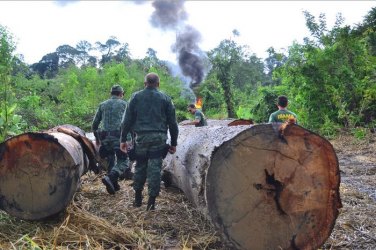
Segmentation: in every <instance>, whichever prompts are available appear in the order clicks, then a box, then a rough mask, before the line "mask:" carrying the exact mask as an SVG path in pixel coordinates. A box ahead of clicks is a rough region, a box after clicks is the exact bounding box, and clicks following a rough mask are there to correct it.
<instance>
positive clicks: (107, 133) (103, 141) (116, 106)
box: [92, 85, 132, 194]
mask: <svg viewBox="0 0 376 250" xmlns="http://www.w3.org/2000/svg"><path fill="white" fill-rule="evenodd" d="M123 96H124V91H123V88H122V87H121V86H120V85H114V86H113V87H112V88H111V98H110V99H108V100H106V101H104V102H102V103H101V104H99V107H98V109H97V112H96V114H95V116H94V120H93V123H92V130H93V131H94V135H95V141H96V143H97V145H98V146H100V149H99V153H100V156H101V157H102V158H106V159H107V162H108V170H107V173H108V175H107V176H105V177H104V178H103V179H102V182H103V183H104V184H105V185H106V188H107V192H108V193H110V194H114V193H115V191H118V190H119V189H120V186H119V184H118V178H119V176H120V175H122V174H123V173H125V175H126V176H127V177H128V178H131V175H132V174H131V171H130V167H129V161H128V156H127V154H126V153H124V152H122V151H121V150H120V126H121V120H122V117H123V114H124V111H125V109H126V107H127V102H126V101H124V100H123V99H122V98H123ZM101 122H102V129H101V130H100V131H99V130H98V128H99V125H100V123H101ZM115 163H116V164H115ZM109 183H111V184H112V186H111V185H110V184H109Z"/></svg>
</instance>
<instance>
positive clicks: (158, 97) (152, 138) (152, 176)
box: [120, 73, 179, 210]
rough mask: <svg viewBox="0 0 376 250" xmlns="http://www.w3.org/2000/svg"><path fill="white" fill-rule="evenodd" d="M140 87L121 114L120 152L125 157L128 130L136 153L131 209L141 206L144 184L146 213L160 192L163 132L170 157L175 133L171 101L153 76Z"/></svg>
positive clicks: (156, 76) (176, 133)
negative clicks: (146, 185)
mask: <svg viewBox="0 0 376 250" xmlns="http://www.w3.org/2000/svg"><path fill="white" fill-rule="evenodd" d="M144 86H145V88H144V89H143V90H141V91H138V92H136V93H134V94H133V96H132V98H131V100H130V101H129V105H128V107H127V109H126V112H125V114H124V118H123V121H122V126H121V144H120V149H121V150H122V151H123V152H124V153H127V148H128V145H127V143H126V141H127V138H126V135H127V134H128V133H129V132H130V131H131V130H132V131H133V132H134V133H135V142H134V147H135V153H136V166H135V173H134V178H133V180H134V182H133V189H134V190H135V199H134V203H133V205H134V206H135V207H140V206H141V205H142V198H143V197H142V190H143V188H144V184H145V182H146V180H147V181H148V195H149V199H148V203H147V207H146V210H154V209H155V200H156V197H157V196H158V195H159V192H160V182H161V168H162V160H163V157H164V156H163V154H164V152H165V149H166V141H167V130H169V133H170V138H171V145H170V146H168V152H170V153H171V154H174V153H175V152H176V146H177V139H178V132H179V131H178V124H177V122H176V115H175V107H174V105H173V103H172V101H171V98H170V97H169V96H167V95H165V94H163V93H162V92H160V91H159V90H158V88H159V76H158V75H157V74H156V73H149V74H147V75H146V76H145V80H144Z"/></svg>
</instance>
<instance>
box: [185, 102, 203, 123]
mask: <svg viewBox="0 0 376 250" xmlns="http://www.w3.org/2000/svg"><path fill="white" fill-rule="evenodd" d="M187 110H188V112H189V113H191V114H192V115H194V116H195V119H194V120H193V121H192V122H187V123H184V124H183V125H195V127H203V126H207V125H208V123H207V122H206V118H205V115H204V113H202V111H201V110H199V109H197V108H196V105H194V104H193V103H192V104H189V105H188V107H187Z"/></svg>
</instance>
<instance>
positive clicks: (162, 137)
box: [133, 133, 167, 197]
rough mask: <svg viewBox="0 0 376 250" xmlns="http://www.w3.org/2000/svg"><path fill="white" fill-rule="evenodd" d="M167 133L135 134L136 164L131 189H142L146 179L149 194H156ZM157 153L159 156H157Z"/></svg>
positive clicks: (157, 193)
mask: <svg viewBox="0 0 376 250" xmlns="http://www.w3.org/2000/svg"><path fill="white" fill-rule="evenodd" d="M166 140H167V134H165V133H145V134H137V136H136V145H135V147H136V150H135V152H136V156H137V157H136V166H135V173H134V177H133V181H134V182H133V189H134V190H135V191H142V190H143V189H144V185H145V182H146V180H147V181H148V194H149V196H154V197H156V196H158V195H159V191H160V182H161V168H162V161H163V159H162V155H161V154H159V153H158V152H160V151H162V150H163V148H164V147H165V145H166ZM158 155H159V156H158Z"/></svg>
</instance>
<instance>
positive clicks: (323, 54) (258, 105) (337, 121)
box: [0, 8, 376, 141]
mask: <svg viewBox="0 0 376 250" xmlns="http://www.w3.org/2000/svg"><path fill="white" fill-rule="evenodd" d="M304 16H305V21H306V27H307V29H308V30H309V31H310V37H306V38H305V39H304V42H303V43H302V44H299V43H296V42H295V43H293V44H291V45H290V46H289V47H288V48H287V49H285V50H284V51H276V50H275V49H274V48H273V47H270V48H269V49H268V50H267V52H268V57H267V58H266V59H265V60H263V59H261V58H258V57H257V55H255V54H252V53H250V49H251V48H249V47H248V46H245V45H239V44H238V43H237V42H236V37H237V36H239V33H238V32H237V30H234V31H233V34H232V37H231V38H229V39H224V40H222V41H221V42H220V44H219V45H218V46H217V47H216V48H213V49H212V50H210V51H206V52H203V55H200V56H201V57H202V58H203V60H202V61H201V65H199V66H200V67H201V71H200V74H201V75H200V76H199V77H198V78H194V77H192V76H191V75H190V74H189V72H188V73H187V72H186V71H184V69H179V68H178V66H176V65H173V64H172V63H170V62H168V61H163V60H160V59H159V58H158V57H157V52H156V51H155V50H153V48H149V49H148V50H147V52H146V55H145V57H144V58H143V59H132V58H131V51H129V48H128V44H127V42H122V41H118V39H117V38H116V37H110V38H108V40H107V41H105V42H103V43H102V42H99V41H98V42H96V43H95V44H90V43H89V42H87V41H80V42H79V43H78V44H77V45H75V46H72V45H68V44H64V45H61V46H59V47H58V48H56V51H54V52H51V53H48V54H46V55H44V56H43V58H42V59H41V60H40V61H39V62H36V63H33V64H31V65H28V64H26V63H25V62H23V59H22V55H15V54H14V51H15V48H16V45H15V42H14V39H13V34H12V33H11V31H9V30H7V28H6V27H4V26H0V34H1V36H0V39H1V40H0V41H1V44H0V81H1V85H0V95H1V98H0V107H1V109H0V141H4V140H5V139H6V138H8V137H10V136H13V135H16V134H20V133H23V132H27V131H39V130H43V129H48V128H51V127H54V126H56V125H59V124H73V125H75V126H78V127H80V128H82V129H84V130H86V131H89V130H90V126H91V121H92V118H93V116H94V114H95V111H96V108H97V106H98V104H99V103H100V102H101V101H103V100H106V99H107V98H108V97H109V89H110V87H111V86H112V85H114V84H120V85H121V86H123V88H124V89H125V99H126V100H129V98H130V96H131V94H132V93H133V92H135V91H137V90H140V89H142V88H143V77H144V75H145V74H146V73H148V72H156V73H158V74H159V75H160V78H161V86H160V89H161V91H163V92H165V93H167V94H168V95H169V96H171V97H172V99H173V102H174V104H175V107H176V111H177V119H178V121H182V120H185V119H189V118H190V117H189V114H188V113H187V112H186V106H187V105H188V104H189V103H191V102H194V101H195V100H196V98H202V103H203V106H202V110H203V112H204V113H205V115H206V116H207V117H208V118H212V119H220V118H240V119H252V120H253V121H254V122H255V123H263V122H267V121H268V117H269V114H270V113H271V112H272V111H274V110H275V109H276V97H277V96H278V95H281V94H284V95H287V96H288V97H289V101H290V102H289V103H290V104H289V109H290V110H292V111H294V112H295V113H296V114H297V115H298V119H299V124H300V125H301V126H303V127H305V128H308V129H311V130H313V131H315V132H317V133H319V134H321V135H323V136H326V137H328V138H330V137H333V136H335V135H336V134H337V133H338V132H339V131H340V130H341V129H346V130H347V131H350V132H351V133H352V134H353V135H355V136H356V137H359V138H362V137H364V136H365V134H366V132H367V131H369V129H370V130H371V131H374V129H375V126H376V120H375V117H376V33H375V29H376V8H372V9H371V10H370V11H369V12H368V14H367V15H366V16H365V17H364V19H363V21H362V22H361V23H359V24H357V25H355V26H354V27H350V26H346V25H343V18H342V16H341V15H340V14H339V15H338V16H337V18H336V23H335V25H334V26H333V27H332V28H331V29H328V28H327V24H326V17H325V15H324V14H322V15H320V16H319V17H315V16H313V15H311V14H310V13H309V12H304ZM179 72H180V73H179ZM181 72H182V73H181Z"/></svg>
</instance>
